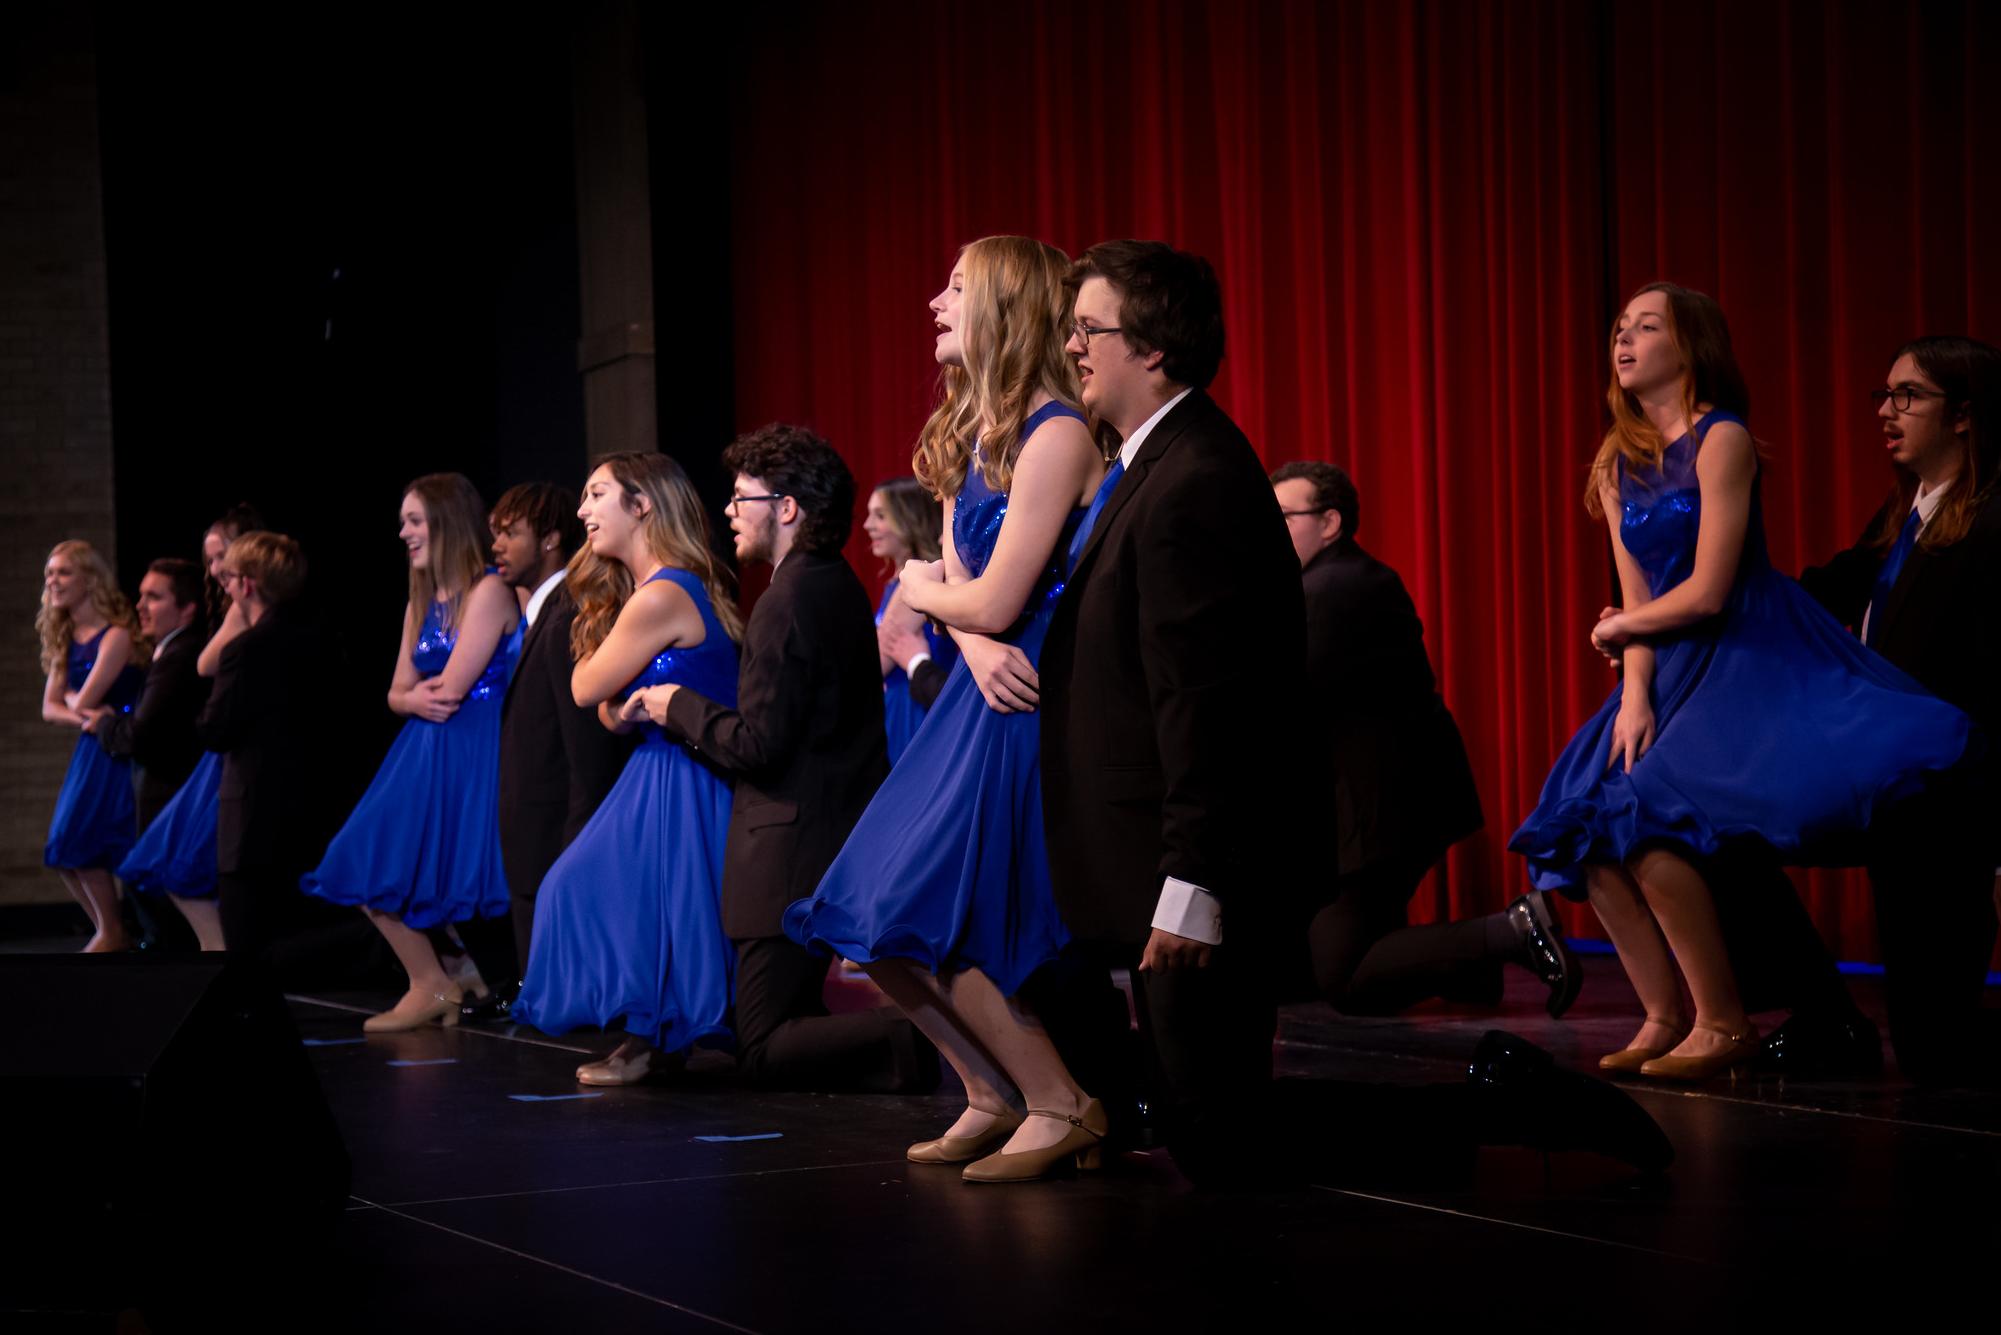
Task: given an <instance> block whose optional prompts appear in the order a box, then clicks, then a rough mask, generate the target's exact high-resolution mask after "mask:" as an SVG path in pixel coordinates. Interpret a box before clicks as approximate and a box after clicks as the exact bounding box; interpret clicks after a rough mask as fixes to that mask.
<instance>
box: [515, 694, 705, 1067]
mask: <svg viewBox="0 0 2001 1335" xmlns="http://www.w3.org/2000/svg"><path fill="white" fill-rule="evenodd" d="M729 822H730V790H729V786H728V785H727V784H726V783H724V782H723V781H722V780H721V779H720V778H718V777H717V776H716V775H715V774H714V773H713V772H712V771H710V770H709V769H708V768H706V767H705V766H703V765H702V764H701V763H700V762H699V761H697V760H695V759H694V758H692V757H691V756H689V755H688V754H687V753H686V752H685V751H684V750H683V749H682V748H681V747H680V746H679V745H677V744H675V743H672V742H669V741H667V740H666V739H665V738H663V737H661V736H660V735H659V734H658V733H657V732H654V731H652V730H650V729H649V730H648V731H647V733H646V735H645V736H644V737H642V739H641V741H640V744H639V746H638V747H636V748H635V749H634V750H633V753H632V756H631V758H630V759H628V760H627V761H626V764H625V769H624V770H623V771H621V772H620V774H619V776H618V782H617V783H615V784H613V785H612V789H611V791H610V792H609V793H607V794H606V795H605V799H604V802H603V803H602V804H601V805H600V806H599V807H598V809H597V812H596V814H595V815H593V816H592V817H591V819H590V822H589V824H587V825H585V826H584V828H583V829H582V830H581V831H580V832H579V833H578V835H577V837H576V839H575V841H574V842H572V843H571V844H570V846H569V847H568V848H566V849H564V850H563V854H562V856H561V857H559V858H557V859H556V864H555V865H554V866H553V867H551V868H550V869H549V874H548V875H547V876H545V877H543V878H542V886H541V889H540V891H538V892H537V894H536V896H535V930H534V935H533V937H532V941H533V945H532V946H531V947H530V949H529V954H528V970H527V976H526V977H525V978H524V979H523V980H522V983H521V996H520V998H519V999H518V1000H517V1001H516V1002H515V1004H514V1006H513V1015H514V1018H515V1019H517V1020H519V1021H521V1022H523V1023H525V1024H531V1025H534V1026H535V1027H536V1028H537V1029H540V1030H542V1031H543V1032H544V1033H547V1034H563V1033H567V1032H569V1031H570V1030H572V1029H578V1028H583V1027H586V1026H594V1027H597V1028H601V1029H613V1028H617V1029H623V1030H624V1031H625V1032H626V1033H628V1034H632V1035H633V1036H635V1037H638V1038H643V1039H646V1040H647V1041H648V1042H650V1043H652V1044H653V1045H654V1046H655V1047H657V1048H659V1049H661V1050H662V1051H665V1052H676V1051H680V1050H681V1049H684V1048H687V1047H689V1046H691V1045H693V1044H694V1043H696V1042H698V1041H700V1040H702V1039H705V1038H711V1037H715V1036H717V1035H723V1034H727V1033H728V1028H727V1026H726V1024H725V1023H724V1018H725V1016H726V1015H727V1013H728V1011H729V1008H730V999H731V989H732V986H733V982H734V977H735V971H736V951H735V948H734V947H733V946H732V945H731V943H730V941H729V938H728V937H726V936H725V935H724V934H723V924H722V879H723V844H724V841H725V839H726V837H727V835H728V832H729Z"/></svg>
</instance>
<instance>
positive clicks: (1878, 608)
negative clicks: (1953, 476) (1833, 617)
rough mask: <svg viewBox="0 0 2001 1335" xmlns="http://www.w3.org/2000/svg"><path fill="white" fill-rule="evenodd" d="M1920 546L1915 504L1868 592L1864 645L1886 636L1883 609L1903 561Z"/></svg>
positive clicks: (1874, 642)
mask: <svg viewBox="0 0 2001 1335" xmlns="http://www.w3.org/2000/svg"><path fill="white" fill-rule="evenodd" d="M1917 545H1918V507H1917V506H1915V505H1914V506H1912V507H1911V513H1910V514H1909V515H1908V516H1907V517H1906V518H1905V519H1904V526H1903V527H1902V528H1901V529H1899V530H1897V540H1896V541H1895V542H1893V543H1891V544H1890V554H1889V555H1888V556H1886V557H1884V558H1883V568H1882V569H1881V570H1879V571H1877V572H1876V587H1875V588H1874V589H1872V590H1870V593H1869V630H1868V633H1867V634H1865V635H1863V637H1862V643H1864V644H1866V645H1868V646H1869V647H1870V648H1871V649H1874V648H1875V647H1876V638H1877V637H1878V636H1879V635H1881V634H1882V633H1883V607H1884V605H1885V604H1887V603H1888V602H1889V601H1890V590H1892V589H1894V588H1896V587H1897V576H1898V575H1901V574H1902V573H1903V572H1904V562H1905V561H1907V560H1909V559H1910V555H1911V548H1913V547H1915V546H1917Z"/></svg>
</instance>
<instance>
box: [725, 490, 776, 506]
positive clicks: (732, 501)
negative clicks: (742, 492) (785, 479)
mask: <svg viewBox="0 0 2001 1335" xmlns="http://www.w3.org/2000/svg"><path fill="white" fill-rule="evenodd" d="M784 499H785V493H784V492H782V491H774V492H769V493H767V494H765V495H763V496H739V495H737V494H736V493H734V492H732V493H731V494H730V498H729V499H728V500H726V501H724V502H723V509H725V510H734V509H736V508H737V507H738V506H739V505H742V504H743V503H744V502H745V501H782V500H784Z"/></svg>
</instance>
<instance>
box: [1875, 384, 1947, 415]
mask: <svg viewBox="0 0 2001 1335" xmlns="http://www.w3.org/2000/svg"><path fill="white" fill-rule="evenodd" d="M1944 397H1945V395H1943V394H1941V393H1939V392H1938V391H1937V390H1932V389H1916V388H1914V387H1912V386H1910V385H1899V386H1897V387H1896V388H1895V389H1872V390H1870V391H1869V402H1870V403H1872V404H1874V405H1875V406H1876V407H1878V408H1881V407H1882V406H1883V400H1885V399H1888V400H1889V401H1890V406H1891V407H1892V408H1895V409H1896V410H1897V411H1898V412H1900V413H1907V412H1909V411H1910V410H1911V403H1912V401H1913V400H1916V399H1942V398H1944Z"/></svg>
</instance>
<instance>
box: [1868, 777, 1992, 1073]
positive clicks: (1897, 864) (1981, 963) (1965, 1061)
mask: <svg viewBox="0 0 2001 1335" xmlns="http://www.w3.org/2000/svg"><path fill="white" fill-rule="evenodd" d="M1977 792H1978V790H1977V789H1975V788H1974V787H1973V786H1972V785H1970V784H1969V785H1963V786H1954V787H1952V788H1948V789H1943V790H1940V791H1938V792H1935V793H1929V794H1926V795H1925V796H1923V797H1921V798H1918V799H1916V800H1913V801H1910V802H1905V803H1901V804H1899V805H1898V806H1897V807H1895V808H1893V809H1891V810H1890V811H1887V812H1884V813H1883V814H1882V815H1881V816H1879V817H1878V819H1877V822H1876V825H1875V826H1874V827H1873V828H1872V829H1871V830H1870V842H1871V845H1872V847H1873V848H1874V849H1875V850H1876V851H1875V854H1874V855H1873V856H1872V857H1871V858H1870V860H1869V882H1870V886H1871V888H1872V889H1874V891H1875V898H1876V940H1877V945H1878V948H1879V949H1880V950H1881V951H1882V955H1883V995H1884V1001H1885V1003H1886V1005H1887V1006H1888V1009H1889V1014H1890V1046H1891V1047H1892V1048H1894V1049H1895V1050H1896V1053H1897V1066H1898V1069H1900V1070H1901V1071H1903V1073H1904V1075H1905V1077H1906V1078H1908V1079H1910V1080H1913V1081H1916V1082H1918V1083H1920V1084H1976V1085H1991V1084H1994V1083H1995V1082H1996V1081H1997V1080H1998V1079H2001V1043H1997V1041H1996V1034H1995V1030H1994V1025H1993V1021H1994V1017H1992V1016H1989V1015H1986V1014H1983V1012H1982V1010H1981V998H1982V994H1983V990H1984V988H1985V986H1986V982H1987V964H1988V961H1989V960H1990V959H1991V958H1992V957H1993V954H1994V936H1995V920H1994V856H1995V855H1994V844H1995V839H1994V832H1993V830H1992V829H1991V828H1990V825H1989V822H1991V820H1992V819H1993V817H1992V814H1991V810H1983V807H1984V806H1985V804H1984V803H1983V802H1981V801H1980V800H1979V798H1978V796H1977Z"/></svg>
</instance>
